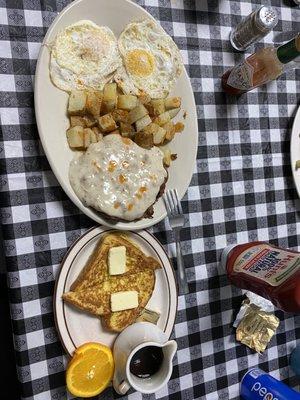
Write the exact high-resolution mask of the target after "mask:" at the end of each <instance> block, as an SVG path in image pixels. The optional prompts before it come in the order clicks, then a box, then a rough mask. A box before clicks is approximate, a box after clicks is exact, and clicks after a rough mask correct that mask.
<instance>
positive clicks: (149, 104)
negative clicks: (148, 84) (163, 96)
mask: <svg viewBox="0 0 300 400" xmlns="http://www.w3.org/2000/svg"><path fill="white" fill-rule="evenodd" d="M144 106H145V108H146V109H147V110H148V113H149V115H150V117H154V108H153V105H152V101H150V103H147V104H144Z"/></svg>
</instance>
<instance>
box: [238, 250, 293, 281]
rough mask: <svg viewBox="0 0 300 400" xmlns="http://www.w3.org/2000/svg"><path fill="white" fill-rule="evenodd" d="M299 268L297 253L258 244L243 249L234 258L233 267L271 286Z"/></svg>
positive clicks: (285, 278)
mask: <svg viewBox="0 0 300 400" xmlns="http://www.w3.org/2000/svg"><path fill="white" fill-rule="evenodd" d="M299 268H300V257H299V254H296V253H295V254H293V253H291V252H290V251H285V250H281V249H276V248H274V247H272V246H269V245H267V244H260V245H258V246H255V247H251V248H249V249H247V250H245V251H243V252H242V253H241V254H240V255H239V256H238V258H237V259H236V261H235V263H234V268H233V269H234V271H237V272H243V273H244V274H247V275H250V276H253V277H255V278H257V279H261V280H262V281H266V282H268V283H269V284H270V285H272V286H279V285H281V284H282V283H283V282H285V281H286V280H287V279H288V278H290V277H291V276H292V275H293V274H294V273H295V271H296V270H298V269H299Z"/></svg>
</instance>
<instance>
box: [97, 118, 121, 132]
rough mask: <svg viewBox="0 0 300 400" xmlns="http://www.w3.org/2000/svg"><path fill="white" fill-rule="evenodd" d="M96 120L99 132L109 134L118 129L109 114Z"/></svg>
mask: <svg viewBox="0 0 300 400" xmlns="http://www.w3.org/2000/svg"><path fill="white" fill-rule="evenodd" d="M97 120H98V125H99V128H100V129H101V132H111V131H114V130H115V129H117V128H118V127H117V124H116V123H115V120H114V119H113V117H112V115H111V114H106V115H103V116H102V117H98V118H97Z"/></svg>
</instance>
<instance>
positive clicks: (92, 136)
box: [84, 128, 98, 143]
mask: <svg viewBox="0 0 300 400" xmlns="http://www.w3.org/2000/svg"><path fill="white" fill-rule="evenodd" d="M84 132H88V133H89V135H90V142H91V143H97V142H98V136H97V134H96V133H95V132H94V131H93V129H91V128H86V129H85V130H84Z"/></svg>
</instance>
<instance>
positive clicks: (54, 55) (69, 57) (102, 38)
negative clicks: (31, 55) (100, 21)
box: [50, 20, 122, 91]
mask: <svg viewBox="0 0 300 400" xmlns="http://www.w3.org/2000/svg"><path fill="white" fill-rule="evenodd" d="M121 64H122V60H121V57H120V54H119V50H118V45H117V40H116V38H115V36H114V34H113V32H112V31H111V30H110V29H109V28H108V27H105V26H98V25H96V24H95V23H93V22H92V21H88V20H81V21H78V22H76V23H75V24H73V25H70V26H68V27H67V28H65V29H64V30H63V31H61V32H59V33H58V35H57V37H56V39H55V42H54V44H53V46H52V50H51V59H50V76H51V79H52V82H53V83H54V84H55V85H56V86H57V87H58V88H60V89H62V90H65V91H71V90H74V89H79V90H80V89H97V90H102V89H103V86H104V85H105V83H106V82H108V81H109V80H110V79H111V78H112V76H113V74H114V72H115V71H116V69H117V68H119V67H120V66H121Z"/></svg>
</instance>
